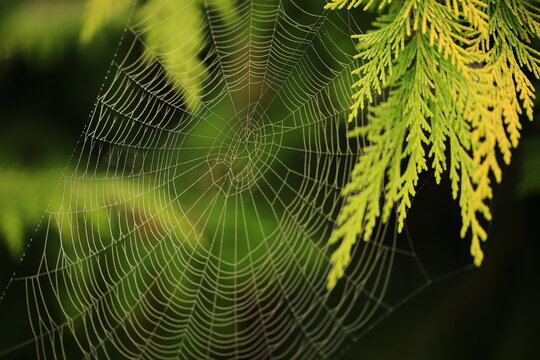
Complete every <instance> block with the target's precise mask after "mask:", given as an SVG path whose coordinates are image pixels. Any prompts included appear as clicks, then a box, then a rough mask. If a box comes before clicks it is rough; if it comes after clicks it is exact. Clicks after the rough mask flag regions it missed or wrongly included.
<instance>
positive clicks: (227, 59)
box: [1, 0, 433, 359]
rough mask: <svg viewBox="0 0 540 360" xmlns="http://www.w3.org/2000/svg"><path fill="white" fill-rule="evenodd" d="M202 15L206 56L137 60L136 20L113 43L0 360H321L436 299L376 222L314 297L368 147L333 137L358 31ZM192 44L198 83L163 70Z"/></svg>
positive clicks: (283, 2)
mask: <svg viewBox="0 0 540 360" xmlns="http://www.w3.org/2000/svg"><path fill="white" fill-rule="evenodd" d="M164 3H166V1H164ZM185 3H186V4H190V2H185ZM308 3H309V4H308ZM200 6H201V9H203V10H204V11H203V14H204V23H205V25H204V27H203V29H202V30H201V31H203V32H204V33H203V34H200V35H201V38H203V39H204V41H202V42H200V43H199V42H196V41H194V40H193V42H191V43H190V41H184V40H183V41H178V39H167V40H166V41H167V42H170V43H173V44H178V43H180V44H183V45H178V47H177V48H176V49H175V50H174V51H172V52H171V51H168V52H167V53H166V54H165V53H160V49H161V48H156V47H153V48H152V47H151V46H150V45H148V44H147V43H146V40H145V37H144V33H145V31H146V29H147V28H148V21H149V20H151V16H152V15H151V14H150V15H149V18H145V19H136V20H134V21H133V22H132V24H131V25H130V26H129V27H128V28H126V30H125V33H124V36H123V40H122V41H121V44H120V46H119V49H118V52H117V54H116V55H115V56H114V60H113V63H112V66H111V69H110V71H109V73H108V75H107V77H106V81H105V84H104V87H103V89H102V91H101V94H100V95H99V97H98V100H97V102H96V105H95V109H94V111H93V113H92V115H91V118H90V121H89V123H88V124H87V125H86V127H85V129H84V132H83V134H82V136H81V139H80V141H79V144H78V146H77V149H76V150H75V152H74V157H73V159H72V161H71V164H70V166H69V168H68V169H69V170H68V171H67V172H66V174H65V176H64V177H63V179H62V182H61V184H60V187H59V189H58V193H59V196H55V199H59V200H58V201H55V200H53V202H52V203H51V205H50V206H49V210H48V211H47V213H46V215H45V217H44V220H43V223H44V224H43V226H42V228H43V232H44V235H45V236H44V238H45V240H44V242H43V245H42V247H41V248H39V249H38V250H36V249H37V248H38V245H35V249H34V252H35V253H37V254H38V255H37V260H36V263H37V267H36V268H34V269H33V271H32V272H31V273H29V274H28V275H20V276H18V277H15V278H13V279H12V282H13V283H15V284H18V285H21V286H24V288H25V292H26V301H27V308H28V319H29V323H30V327H31V330H32V334H33V335H32V337H31V338H30V339H29V340H28V341H26V342H24V343H20V344H19V345H17V346H15V347H14V348H11V349H9V350H6V351H4V352H3V353H1V354H2V355H10V354H13V353H14V352H15V351H16V350H17V349H18V348H21V347H25V346H34V347H35V352H36V355H37V357H38V358H40V359H48V358H54V359H56V358H70V359H72V358H77V357H79V358H99V359H121V358H130V359H143V358H144V359H169V358H181V359H225V358H227V359H232V358H234V359H267V358H275V359H311V358H322V359H326V358H330V357H333V356H336V355H338V354H339V353H340V352H342V351H343V350H344V349H345V348H346V346H347V344H350V342H351V341H352V340H356V339H358V338H359V337H360V336H362V335H363V334H364V333H365V332H366V331H368V330H369V329H370V328H371V327H372V326H374V325H375V324H376V323H377V322H378V321H380V319H382V318H384V317H385V316H386V315H387V314H388V313H389V312H390V311H392V310H393V309H394V308H395V307H396V306H398V305H399V304H401V303H402V302H403V301H404V300H405V299H407V297H408V296H410V295H411V294H414V293H415V292H416V291H417V290H419V289H421V288H423V287H425V286H426V285H427V284H429V283H430V282H431V281H432V278H433V277H432V276H430V275H429V274H428V273H427V271H426V270H425V269H424V267H423V266H422V264H421V263H420V261H419V259H418V256H417V255H416V252H415V249H414V248H413V246H412V242H411V241H410V238H409V237H408V236H406V234H405V236H403V237H402V238H399V239H398V236H397V234H396V229H395V226H394V225H395V222H394V221H391V222H389V223H388V224H381V225H380V226H379V228H378V229H377V231H376V234H375V235H374V236H373V238H372V239H371V240H370V241H369V242H358V244H357V245H356V247H355V250H354V258H353V260H352V262H351V265H350V266H349V269H348V271H347V273H346V275H345V277H344V278H343V279H342V280H341V281H340V283H339V284H338V286H337V287H336V288H335V289H334V290H333V291H332V292H329V291H328V290H327V289H326V276H327V274H328V271H329V269H330V262H329V255H330V254H331V251H332V247H331V246H330V245H328V243H327V241H328V238H329V236H330V234H331V232H332V230H333V228H334V227H335V221H336V217H337V215H338V213H339V210H340V207H341V205H342V202H343V199H342V198H341V189H343V187H344V186H345V185H346V183H347V180H348V174H349V173H350V171H351V169H352V168H353V166H354V164H355V162H356V161H357V159H358V156H359V154H360V153H361V149H362V147H363V145H364V144H363V140H362V139H360V138H350V137H347V131H348V130H350V129H351V128H352V127H353V126H354V125H355V124H351V125H348V124H347V123H346V121H345V119H346V114H347V113H348V107H349V105H350V93H351V92H350V88H351V85H352V84H353V83H354V82H355V79H354V77H353V76H352V75H351V71H352V70H353V69H354V68H356V67H357V65H358V64H356V60H355V59H354V57H353V56H354V54H355V53H356V49H355V44H354V42H353V41H352V40H351V39H350V35H351V34H356V33H360V32H361V30H362V26H361V24H358V23H357V22H356V21H355V16H354V13H353V12H326V11H324V10H323V9H322V7H323V3H322V2H321V3H319V2H315V1H313V2H300V1H294V0H279V1H268V0H254V1H241V2H238V3H237V6H236V9H229V10H228V12H225V13H223V11H218V10H217V9H216V8H215V7H213V6H212V4H211V3H208V2H206V1H201V2H200ZM179 11H182V9H180V10H179ZM175 15H176V14H175V13H171V14H170V16H169V17H165V18H164V19H162V20H160V24H162V23H166V22H172V21H174V19H175ZM153 26H156V24H155V23H154V25H153ZM190 26H191V25H190V24H180V25H179V26H178V38H179V39H184V38H185V37H186V36H187V35H186V34H188V33H189V31H192V28H190ZM193 43H196V44H197V46H198V49H197V51H196V55H194V56H196V57H197V60H198V63H199V64H200V65H199V66H197V67H194V68H190V69H189V70H182V67H179V69H180V70H178V69H175V68H171V67H170V66H168V65H166V64H164V63H163V57H164V56H165V55H166V56H169V57H173V58H175V57H178V58H179V59H183V58H185V57H186V48H185V47H186V46H190V44H193ZM189 60H190V59H186V62H187V63H189ZM191 60H193V59H191ZM175 71H177V73H176V75H178V76H181V77H182V78H184V79H185V78H186V77H187V78H189V79H191V80H197V79H204V82H203V88H202V91H201V92H199V93H196V92H194V91H187V90H189V89H187V90H186V89H184V91H178V87H177V84H175V83H174V80H173V79H172V78H171V73H172V74H175ZM189 83H190V82H189V81H188V82H187V84H189ZM194 94H196V95H194ZM193 96H195V98H194V99H189V97H193ZM186 100H189V101H186ZM188 102H189V103H191V104H195V105H192V106H188V105H187V103H188ZM362 121H363V117H362V116H361V117H360V118H359V119H358V122H359V123H360V122H362ZM393 267H398V269H399V272H400V275H401V276H400V277H399V279H400V283H399V284H396V281H392V280H393V279H394V273H395V272H393V271H392V268H393ZM403 274H407V275H406V276H403ZM404 278H405V279H407V280H406V281H404ZM393 286H394V287H393Z"/></svg>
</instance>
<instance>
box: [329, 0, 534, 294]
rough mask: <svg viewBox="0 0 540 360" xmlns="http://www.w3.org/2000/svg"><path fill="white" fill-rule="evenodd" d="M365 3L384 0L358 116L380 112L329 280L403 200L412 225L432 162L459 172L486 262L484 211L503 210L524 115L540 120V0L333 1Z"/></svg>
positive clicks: (364, 69)
mask: <svg viewBox="0 0 540 360" xmlns="http://www.w3.org/2000/svg"><path fill="white" fill-rule="evenodd" d="M360 5H362V6H363V8H364V9H365V10H367V9H369V8H371V7H378V8H379V9H383V13H382V14H381V15H380V17H379V18H378V19H377V20H376V21H375V24H374V25H375V28H376V29H375V30H374V31H372V32H369V33H367V34H361V35H356V36H354V38H356V39H358V41H359V46H358V47H359V53H358V55H357V58H358V59H360V60H361V61H362V65H361V66H360V67H358V68H357V69H356V70H355V71H354V74H355V75H357V76H358V77H359V79H358V81H357V82H356V84H355V85H354V95H353V100H354V103H353V105H352V106H351V112H350V115H349V121H353V120H354V119H355V118H356V116H357V115H358V114H359V112H362V111H367V112H368V113H369V122H368V123H367V124H364V125H362V126H360V127H358V128H357V129H355V130H354V131H353V135H355V136H357V135H359V134H360V135H361V136H363V137H365V138H366V139H367V141H368V143H369V145H368V146H367V147H365V148H364V153H363V154H362V156H361V157H360V158H359V160H358V163H357V165H356V167H355V169H354V170H353V172H352V174H351V177H350V183H349V185H348V186H347V187H346V188H345V189H344V191H343V196H344V197H346V204H345V206H344V207H343V209H342V211H341V214H340V217H339V219H338V226H337V229H336V230H335V231H334V233H333V235H332V238H331V239H330V242H331V243H339V247H338V248H337V250H336V251H335V252H334V254H333V256H332V263H333V265H334V266H333V270H332V271H331V272H330V274H329V277H328V287H329V288H333V287H334V286H335V284H336V282H337V280H338V279H339V278H341V277H342V276H343V273H344V271H345V267H346V266H347V264H348V263H349V261H350V254H351V249H352V246H353V245H354V243H355V242H356V240H357V239H358V238H360V237H361V238H363V239H364V240H369V238H370V236H371V235H372V232H373V230H374V228H375V226H376V224H377V221H378V220H379V219H381V220H382V221H383V222H385V221H387V220H388V219H389V218H390V216H391V215H392V214H393V210H394V209H395V210H396V212H397V219H398V230H399V231H401V230H402V229H403V224H404V220H405V218H406V216H407V211H408V210H409V208H410V207H411V201H412V198H413V197H414V195H415V193H416V188H417V184H418V180H419V176H420V174H421V173H422V172H424V171H428V170H430V169H431V170H432V171H433V173H434V176H435V179H436V181H437V183H439V182H440V181H441V179H442V176H443V175H444V174H445V173H447V174H448V176H449V178H450V182H451V186H452V195H453V197H454V198H455V199H457V200H458V201H459V205H460V207H461V217H462V228H461V236H462V237H464V236H466V235H467V234H470V236H471V254H472V256H473V257H474V263H475V264H476V265H477V266H479V265H480V264H481V263H482V260H483V257H484V255H483V252H482V248H481V244H480V243H481V241H484V240H486V238H487V233H486V230H485V226H484V225H482V221H483V220H490V219H491V217H492V215H491V211H490V208H489V201H490V199H491V198H492V196H493V188H492V186H493V181H494V180H495V181H496V182H500V181H501V176H502V170H501V165H500V163H501V161H500V159H499V158H502V160H503V162H504V163H505V164H508V163H509V162H510V159H511V155H512V149H513V148H515V147H516V146H517V145H518V142H519V138H520V130H521V124H520V119H519V118H520V115H521V114H522V113H524V114H525V115H526V116H527V117H528V118H529V119H531V120H532V114H533V109H532V107H533V98H534V88H533V85H532V83H531V81H530V80H529V79H528V78H527V75H526V73H525V72H526V71H528V72H530V73H532V74H533V75H534V76H535V77H536V78H538V77H540V53H539V52H538V51H537V50H535V49H534V48H533V47H532V44H531V43H532V41H533V40H534V39H535V38H537V37H538V36H540V11H539V8H538V2H537V1H525V0H520V1H511V0H444V1H437V0H405V1H394V2H392V1H390V0H379V1H375V0H369V1H363V0H352V1H348V0H334V1H331V2H330V3H328V4H327V5H326V8H328V9H341V8H348V9H351V8H354V7H358V6H360ZM381 95H384V96H382V99H380V98H381ZM376 99H378V100H379V102H378V103H377V104H375V103H374V102H375V100H376Z"/></svg>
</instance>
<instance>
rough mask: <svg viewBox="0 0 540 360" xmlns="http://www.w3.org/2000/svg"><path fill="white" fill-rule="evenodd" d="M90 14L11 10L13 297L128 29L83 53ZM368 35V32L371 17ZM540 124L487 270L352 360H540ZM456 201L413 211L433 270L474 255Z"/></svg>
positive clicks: (6, 206)
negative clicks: (16, 278)
mask: <svg viewBox="0 0 540 360" xmlns="http://www.w3.org/2000/svg"><path fill="white" fill-rule="evenodd" d="M85 5H86V4H85V2H84V1H82V0H65V1H61V0H36V1H22V0H16V1H10V0H7V1H6V0H4V1H2V2H1V3H0V119H1V124H2V126H1V130H0V286H1V287H2V288H3V286H4V284H6V283H7V282H8V280H9V278H10V275H11V274H12V272H13V270H14V269H16V268H18V267H19V257H20V255H21V254H22V252H23V251H24V250H23V249H24V246H25V244H26V241H27V239H29V238H30V237H31V236H32V235H33V231H34V229H35V227H36V225H37V224H38V222H39V220H40V218H41V216H42V214H43V211H44V209H45V208H46V206H47V204H48V202H49V201H50V197H51V194H52V193H53V192H54V189H55V187H56V185H57V182H58V180H59V178H60V176H61V174H62V172H63V170H64V168H65V165H66V163H67V162H68V160H69V157H70V154H71V152H72V149H73V148H74V146H75V143H76V141H77V139H78V137H79V135H80V133H81V130H82V128H83V126H84V124H85V123H86V121H87V119H88V114H89V111H90V109H91V108H92V105H93V102H94V100H95V98H96V94H97V93H98V91H99V88H100V85H101V82H102V79H103V77H104V74H105V71H106V69H107V68H108V65H109V62H110V59H111V57H112V54H113V51H114V49H115V47H116V43H117V41H118V38H119V37H120V34H121V31H122V24H123V23H124V22H125V17H126V14H125V13H124V12H121V11H120V12H119V13H118V14H114V16H112V17H111V18H110V19H109V20H110V21H109V22H108V24H107V25H106V26H103V27H100V28H99V31H96V35H95V36H93V37H92V39H91V40H88V41H81V32H82V31H83V30H82V29H83V21H84V14H85ZM365 23H366V28H367V27H368V26H369V20H368V17H366V20H365ZM83 40H84V39H83ZM536 83H537V85H538V87H540V84H539V83H538V81H537V82H536ZM538 114H540V111H537V112H536V119H537V121H536V122H534V123H529V122H526V123H525V124H524V134H523V140H522V143H521V145H520V147H519V149H517V151H516V152H515V156H514V159H513V162H512V165H511V166H509V167H507V168H506V169H505V175H504V179H503V183H502V184H501V185H500V186H499V187H498V189H497V193H496V196H495V200H494V203H493V208H494V214H495V216H494V220H493V222H492V224H491V229H490V237H489V243H488V244H487V247H486V249H487V250H486V261H485V264H484V265H483V266H482V267H481V268H480V269H478V270H471V271H466V272H464V273H460V274H459V275H456V276H452V277H451V278H449V279H447V280H444V281H442V282H440V283H437V284H433V285H431V286H429V287H428V288H427V289H425V290H424V291H422V292H421V293H420V294H419V295H417V296H414V297H413V298H412V299H411V300H410V301H408V302H407V303H405V304H404V305H403V306H400V307H399V308H397V309H396V311H395V312H394V313H393V314H392V315H390V316H388V317H386V318H385V319H384V320H383V321H382V322H381V323H380V324H379V325H378V326H377V327H375V328H374V329H373V330H371V331H369V332H368V333H367V334H366V335H365V336H363V337H362V338H361V339H360V341H358V342H357V343H354V344H351V347H350V348H349V349H348V350H347V351H346V354H345V356H344V358H347V359H533V358H540V345H539V344H540V342H539V341H538V339H537V336H538V334H540V286H539V284H540V276H539V275H540V262H539V261H538V256H539V255H540V252H539V250H540V245H539V244H538V242H539V240H540V236H539V234H540V231H539V230H538V229H539V226H538V218H539V216H540V201H539V200H540V124H539V122H538V120H540V119H538V117H539V116H538ZM448 189H449V187H448V186H445V185H444V184H443V186H435V185H434V184H433V181H432V179H429V177H427V178H426V179H425V185H424V186H423V187H422V189H421V191H420V194H419V195H418V197H417V198H416V199H415V205H414V207H413V210H412V211H411V215H410V218H409V223H408V224H409V228H410V231H411V238H412V239H413V240H414V242H415V243H419V244H432V245H431V247H430V249H431V250H428V251H430V253H428V254H426V258H432V259H433V258H435V259H437V257H439V258H440V259H441V261H444V259H443V258H445V257H448V258H451V257H453V256H462V255H463V254H461V253H460V251H461V250H462V252H463V253H466V251H467V248H468V243H467V241H466V240H461V239H460V238H459V234H458V231H459V210H458V208H457V205H456V204H455V203H454V202H453V201H451V196H450V194H449V191H448ZM39 236H40V233H39V232H38V233H37V234H35V241H39V239H40V238H39ZM456 253H459V255H456ZM465 258H466V257H465ZM396 271H397V272H399V268H398V269H396ZM9 306H12V307H13V313H14V314H23V313H24V311H25V309H24V304H22V303H19V304H16V303H13V304H11V303H10V304H9ZM18 306H19V307H18ZM21 316H22V315H21ZM0 323H1V325H0V336H7V335H8V334H9V332H10V331H12V326H13V325H14V324H7V323H6V322H5V321H1V322H0Z"/></svg>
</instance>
